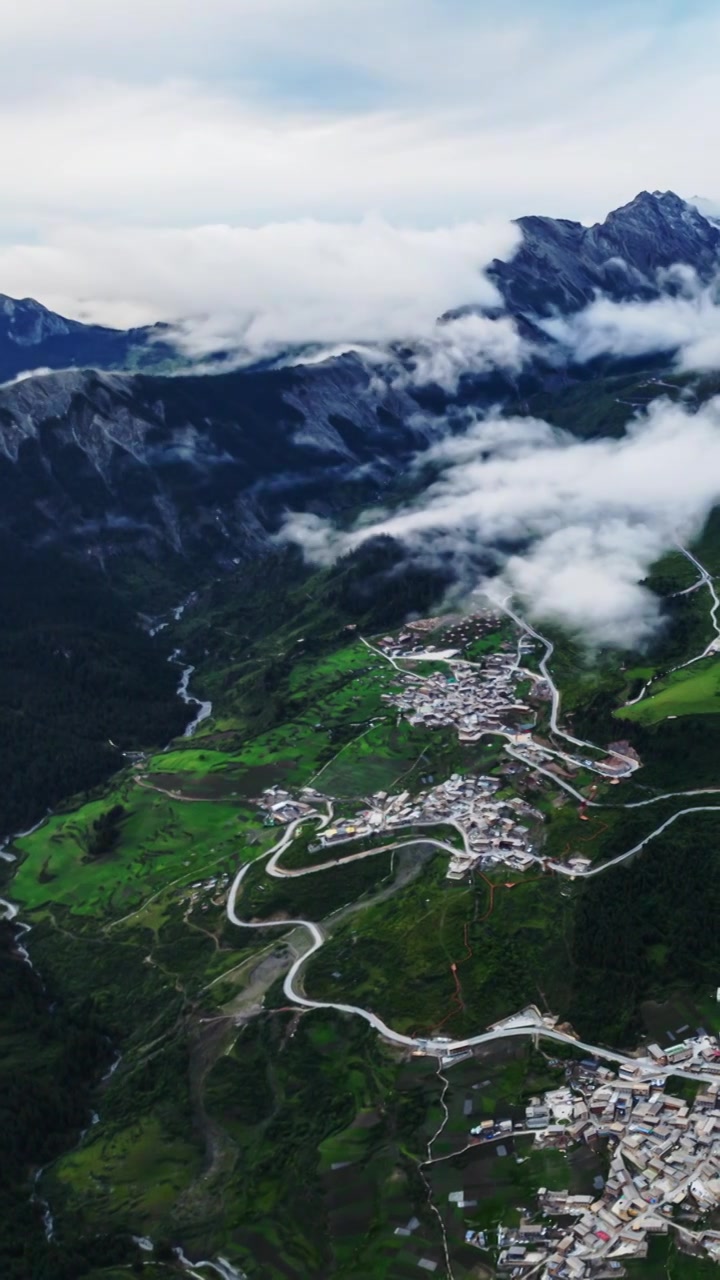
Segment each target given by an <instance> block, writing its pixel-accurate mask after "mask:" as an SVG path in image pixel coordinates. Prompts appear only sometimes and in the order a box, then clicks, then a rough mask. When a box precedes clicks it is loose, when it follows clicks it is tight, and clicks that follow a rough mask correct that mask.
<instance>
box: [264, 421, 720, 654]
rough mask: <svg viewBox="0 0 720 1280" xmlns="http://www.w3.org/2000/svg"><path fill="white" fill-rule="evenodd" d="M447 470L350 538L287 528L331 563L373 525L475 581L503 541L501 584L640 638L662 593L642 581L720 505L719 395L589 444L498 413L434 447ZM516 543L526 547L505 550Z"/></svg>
mask: <svg viewBox="0 0 720 1280" xmlns="http://www.w3.org/2000/svg"><path fill="white" fill-rule="evenodd" d="M424 459H430V460H432V461H433V462H435V463H436V464H439V465H440V466H441V467H442V468H443V471H442V475H441V476H440V478H439V479H438V480H436V481H435V482H434V483H433V484H431V485H430V487H429V488H428V489H426V491H425V492H424V493H423V494H422V496H421V497H420V498H419V499H418V500H417V501H416V502H414V503H413V504H411V505H409V506H407V507H405V508H403V509H402V510H400V511H399V512H397V513H395V514H392V515H387V514H383V513H377V512H376V513H368V514H367V515H366V517H365V520H364V521H363V523H362V525H358V526H356V527H355V528H354V529H353V530H352V531H350V532H349V533H346V532H343V533H340V532H339V531H338V530H336V529H335V528H334V527H333V526H331V525H330V524H329V523H328V522H325V521H323V520H320V519H319V518H318V517H315V516H309V515H293V516H290V517H289V518H288V521H287V524H286V529H285V536H286V537H289V538H292V539H294V540H296V541H298V542H300V543H301V545H303V546H304V548H305V551H306V554H307V555H308V557H309V558H312V559H314V560H316V561H319V562H326V563H327V562H328V561H331V560H332V559H334V558H335V557H336V556H337V555H338V554H341V553H342V552H344V551H347V550H349V549H351V548H352V547H354V546H357V545H358V544H359V543H360V542H362V541H364V540H365V539H367V538H368V537H372V536H374V535H376V534H390V535H392V536H393V537H395V538H398V539H400V540H401V541H402V542H404V543H405V544H406V545H407V546H408V548H409V549H410V550H411V551H412V552H413V553H414V554H416V555H418V556H421V557H424V558H427V559H436V558H437V557H446V556H448V555H449V556H450V557H451V563H452V564H453V567H454V569H455V572H456V575H457V577H458V579H459V581H460V582H461V583H462V584H463V586H464V587H465V588H466V589H467V590H471V589H474V588H476V587H479V586H482V585H483V584H482V581H481V580H480V574H479V570H478V568H477V565H478V562H479V558H480V555H481V553H484V552H486V551H487V549H488V548H495V549H496V552H497V554H498V556H499V558H500V563H501V572H500V578H499V579H495V580H493V582H492V590H493V592H494V593H495V594H497V592H498V591H509V592H513V593H515V594H516V595H518V596H519V597H520V598H521V599H522V601H523V602H524V604H525V606H526V607H527V608H528V609H529V611H530V612H531V614H533V615H534V616H535V617H539V618H542V617H552V618H555V619H557V620H559V621H560V622H562V623H563V624H564V625H566V626H568V627H570V628H572V629H574V630H577V631H579V632H581V633H583V634H584V635H585V636H586V637H587V639H588V640H589V641H591V642H592V643H598V644H607V645H619V646H622V647H628V646H630V645H633V644H642V643H643V641H644V640H646V639H647V638H648V636H649V635H650V634H651V633H652V632H653V630H654V629H655V627H656V626H657V624H658V618H659V614H658V602H657V600H656V599H655V597H654V596H653V595H652V594H651V593H650V592H648V591H647V590H646V589H645V588H644V587H642V586H641V585H640V584H641V581H642V579H643V577H644V576H645V574H646V571H647V569H648V567H649V566H650V565H651V564H652V563H653V561H654V560H655V559H657V557H658V556H659V555H660V554H661V553H662V551H663V550H665V549H666V548H668V547H671V546H672V545H673V544H674V542H675V541H676V540H677V539H680V540H683V539H688V538H690V537H692V536H693V535H694V534H696V533H697V532H698V530H699V529H700V527H701V525H702V523H703V522H704V520H705V518H706V517H707V515H708V513H709V511H710V510H711V508H712V507H713V506H714V505H715V504H716V503H717V502H718V501H720V398H716V399H714V400H712V401H709V402H708V403H707V404H706V405H704V406H703V408H702V409H701V410H700V411H699V412H698V413H696V414H694V415H693V414H690V413H689V412H687V411H686V410H685V409H684V408H682V407H681V406H678V405H673V404H670V403H668V402H667V401H662V402H656V403H655V404H654V405H653V406H652V407H651V408H650V410H649V412H648V414H647V416H646V417H644V418H643V419H642V420H638V421H637V422H635V423H634V424H633V425H632V426H631V427H630V429H629V431H628V434H627V435H626V436H625V437H623V438H622V439H620V440H607V439H602V440H593V441H590V442H583V441H578V440H576V439H574V438H573V437H571V436H569V435H567V434H566V433H564V432H562V431H558V430H556V429H554V428H553V427H551V426H549V425H548V424H547V423H545V422H542V421H538V420H536V419H532V418H512V419H500V418H490V419H488V420H485V421H481V422H476V423H475V424H474V425H473V426H472V427H471V428H470V430H468V432H467V433H466V434H464V435H462V436H459V437H449V438H446V439H444V440H443V441H441V442H440V443H438V444H436V445H435V446H433V447H432V448H431V450H430V451H429V453H427V454H425V455H423V459H422V460H424ZM512 544H515V546H516V547H519V548H522V549H520V550H517V551H514V552H513V553H508V551H507V550H505V551H504V552H503V551H501V550H500V548H501V547H503V546H504V547H505V548H507V547H508V545H512Z"/></svg>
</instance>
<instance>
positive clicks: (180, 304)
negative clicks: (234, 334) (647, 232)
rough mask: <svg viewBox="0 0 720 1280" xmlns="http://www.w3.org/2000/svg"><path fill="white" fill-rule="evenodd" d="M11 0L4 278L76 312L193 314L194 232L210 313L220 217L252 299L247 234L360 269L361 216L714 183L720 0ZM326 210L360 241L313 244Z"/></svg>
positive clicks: (434, 215) (460, 220)
mask: <svg viewBox="0 0 720 1280" xmlns="http://www.w3.org/2000/svg"><path fill="white" fill-rule="evenodd" d="M2 5H3V12H2V32H3V39H2V42H1V43H0V134H1V136H2V138H3V160H4V183H3V213H2V218H1V219H0V290H2V291H4V292H7V293H9V294H11V295H13V296H18V295H20V296H23V295H31V296H39V297H40V299H41V300H42V301H45V302H47V303H48V304H49V305H54V306H56V307H57V308H58V309H64V310H65V311H66V312H67V313H69V314H72V315H77V316H85V317H89V318H94V319H103V320H106V321H108V322H111V323H112V322H115V323H132V322H142V321H145V320H148V319H151V318H157V319H167V318H174V317H177V315H178V314H179V313H180V312H181V311H183V310H186V309H187V306H188V299H187V296H186V294H185V293H183V291H182V290H179V289H178V285H177V279H176V277H177V267H178V252H179V254H180V260H181V261H183V260H186V261H187V263H188V274H189V280H191V281H192V282H193V284H192V289H191V288H190V287H189V286H188V290H187V294H190V295H191V296H192V297H194V298H195V300H196V308H197V310H202V309H203V308H205V309H207V310H213V311H217V309H218V307H219V306H220V304H221V303H223V302H225V301H226V299H224V298H219V297H218V284H217V279H216V277H217V270H216V268H214V267H213V266H212V265H211V266H208V265H207V259H208V256H209V257H210V258H212V257H213V253H214V247H213V245H212V244H211V241H213V237H214V239H215V241H216V240H217V238H218V235H222V234H223V232H230V233H231V232H233V231H234V232H237V233H240V234H244V235H245V246H246V247H245V248H244V249H243V250H242V251H240V250H238V252H237V255H236V261H237V271H235V270H231V271H230V273H229V283H228V286H227V292H228V293H232V296H233V297H235V296H236V295H237V291H238V288H240V287H241V286H242V280H243V277H244V275H245V272H246V270H247V266H248V263H249V262H250V261H252V259H253V258H255V257H256V251H255V248H254V247H252V246H253V243H254V242H253V241H252V237H251V236H249V234H248V233H249V232H250V231H251V230H253V229H255V230H257V229H265V228H269V227H270V228H272V227H274V228H277V227H278V226H280V227H282V228H284V229H285V230H284V232H283V233H282V234H283V235H284V241H285V243H284V247H283V252H284V253H285V254H286V255H287V256H288V257H289V259H290V264H289V265H288V268H287V269H288V271H292V270H294V267H293V265H292V260H293V256H294V255H293V253H292V252H291V251H290V245H291V241H292V237H293V233H294V232H295V231H297V245H298V249H297V253H298V254H302V253H305V255H306V256H305V267H306V268H308V267H309V266H311V265H312V263H313V262H314V261H321V260H322V259H323V257H324V259H325V262H326V264H327V262H328V260H331V259H332V254H333V253H334V252H340V254H341V259H342V261H343V262H344V261H345V259H346V258H347V255H348V254H350V256H351V257H352V272H355V274H356V276H358V277H359V276H360V275H361V274H362V271H361V267H359V266H358V264H359V263H361V261H362V254H363V252H364V250H363V249H362V247H361V248H360V249H359V250H357V251H356V250H355V248H354V242H355V241H357V242H358V243H359V242H360V241H362V240H363V237H365V243H366V244H367V236H366V232H365V230H364V229H365V228H366V227H367V225H368V221H369V222H370V223H371V224H372V225H375V226H377V225H379V224H385V225H386V226H387V227H388V228H392V229H395V230H400V231H407V230H418V229H419V230H437V229H438V228H440V229H444V230H445V231H447V232H448V234H453V233H454V229H455V228H457V226H458V225H476V224H483V225H485V224H490V225H491V226H494V227H496V228H501V227H502V226H503V225H504V224H507V222H508V220H509V219H511V218H513V217H516V216H519V215H521V214H524V213H530V212H535V213H547V214H552V215H556V216H557V215H559V216H566V217H573V218H579V219H581V220H585V221H592V220H595V219H598V218H601V217H603V216H604V215H605V213H606V212H607V211H608V210H609V209H610V208H612V207H614V206H616V205H618V204H620V203H623V202H625V201H627V200H629V199H631V198H632V197H633V196H634V195H635V194H636V192H637V191H638V190H640V189H642V188H649V189H654V188H661V189H666V188H670V189H675V190H677V191H678V192H679V193H680V194H682V195H685V196H691V195H693V194H695V193H699V194H703V195H708V196H710V197H713V196H715V195H717V194H720V192H719V191H718V190H717V189H715V188H714V185H713V183H714V178H713V173H712V169H711V168H710V167H709V160H708V158H709V157H710V158H712V157H713V156H715V155H717V154H718V152H719V150H720V80H719V79H718V77H717V74H716V66H715V57H716V50H717V48H718V42H719V38H720V11H718V9H717V6H716V5H714V4H712V3H707V2H706V0H682V3H677V2H676V0H604V3H603V4H602V5H601V6H589V5H583V6H580V5H577V4H575V3H571V2H569V0H542V2H541V3H539V2H538V0H515V3H513V4H512V5H508V4H507V3H505V2H504V0H503V2H502V3H501V2H500V0H362V2H361V0H204V3H203V4H202V5H198V4H197V0H103V3H101V4H100V3H97V0H23V3H22V4H20V5H17V4H11V3H10V0H2ZM308 220H309V221H310V222H312V223H313V224H319V225H323V224H327V223H331V224H339V225H340V226H342V227H344V228H346V231H345V233H344V234H345V238H346V241H347V242H348V244H351V242H353V244H351V247H350V248H349V249H347V250H338V247H337V244H335V246H334V247H333V246H332V245H331V247H330V249H328V250H326V249H324V248H323V245H322V236H321V235H316V237H315V244H314V247H313V254H314V257H313V256H310V257H308V256H307V254H308V250H307V237H305V240H303V230H302V228H303V225H304V224H305V223H306V222H307V221H308ZM358 225H359V226H360V228H361V230H360V231H359V232H357V234H355V232H354V228H355V227H356V226H358ZM181 232H185V233H186V235H187V237H188V238H187V239H186V240H185V241H184V242H180V241H178V235H179V233H181ZM506 234H507V233H506V232H502V233H500V232H499V234H498V244H500V245H501V246H502V245H503V244H504V243H505V241H504V240H503V236H506ZM173 235H174V236H175V239H173ZM236 238H237V237H236ZM129 245H130V249H128V246H129ZM178 245H180V248H179V250H178ZM208 245H210V248H208ZM130 252H132V253H134V254H135V255H136V256H137V257H138V259H142V258H144V260H145V261H146V263H148V264H149V267H150V268H151V269H150V270H149V274H147V273H146V275H147V279H146V282H145V284H144V286H143V284H142V282H140V281H138V280H136V279H135V278H134V277H132V278H131V279H130V280H128V279H127V270H126V266H127V261H128V254H129V253H130ZM261 257H262V255H261ZM115 264H117V268H116V270H113V267H114V265H115ZM478 265H479V266H482V265H483V260H482V259H481V261H480V262H479V264H478ZM448 271H449V273H450V276H452V275H453V272H455V278H457V271H456V255H455V254H454V253H450V254H449V264H448ZM213 272H215V276H213ZM352 272H351V273H352ZM306 274H307V271H306ZM431 274H432V273H431ZM208 276H209V277H210V278H211V280H214V283H211V284H210V285H209V286H208V287H207V288H206V287H205V285H204V283H203V282H204V280H205V279H206V277H208ZM123 277H125V278H123ZM220 292H222V291H220ZM446 292H450V293H452V288H450V289H449V290H446ZM456 292H457V295H458V299H459V298H460V297H461V296H463V295H464V294H465V293H466V292H467V286H466V282H465V281H464V282H462V283H461V285H460V287H459V288H458V289H457V291H456ZM258 298H259V302H258V299H256V296H255V294H254V293H253V292H252V290H250V291H249V294H248V303H249V306H250V308H251V309H253V308H255V307H256V304H257V305H261V304H262V305H264V295H263V291H262V289H261V290H260V293H259V295H258ZM393 305H396V299H395V300H394V302H393ZM398 310H400V308H399V307H398Z"/></svg>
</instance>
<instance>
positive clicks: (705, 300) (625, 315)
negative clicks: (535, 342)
mask: <svg viewBox="0 0 720 1280" xmlns="http://www.w3.org/2000/svg"><path fill="white" fill-rule="evenodd" d="M666 276H667V277H668V278H666V279H665V280H664V281H663V283H665V284H666V285H667V284H670V285H672V286H673V288H674V292H673V293H670V294H664V295H663V296H662V297H659V298H656V299H653V300H651V301H647V302H637V301H636V302H613V301H612V300H611V299H609V298H605V297H599V298H597V299H596V300H595V301H594V302H591V303H590V305H589V306H588V307H586V308H585V309H584V310H583V311H579V312H578V313H577V314H576V315H573V316H565V317H554V318H553V319H551V320H545V321H543V322H542V327H543V328H544V329H545V331H546V332H547V333H548V334H549V335H550V336H551V337H552V338H554V339H555V341H556V342H558V343H559V344H560V345H561V347H562V348H563V349H564V350H565V351H566V352H567V353H568V354H569V355H571V356H572V358H573V359H575V360H577V361H579V362H580V363H581V364H584V363H586V362H587V361H589V360H594V359H596V358H597V357H598V356H602V355H611V356H618V357H624V358H627V357H634V356H644V355H652V354H655V353H662V352H668V353H674V354H675V356H676V364H677V367H678V368H679V369H681V370H683V371H693V370H694V371H697V372H706V371H711V370H713V369H718V368H720V293H719V292H718V284H716V283H715V284H713V285H711V286H701V285H700V284H699V282H698V279H697V276H696V275H695V273H694V272H693V271H692V269H691V268H689V267H680V266H678V267H675V268H674V269H673V271H672V272H671V273H666Z"/></svg>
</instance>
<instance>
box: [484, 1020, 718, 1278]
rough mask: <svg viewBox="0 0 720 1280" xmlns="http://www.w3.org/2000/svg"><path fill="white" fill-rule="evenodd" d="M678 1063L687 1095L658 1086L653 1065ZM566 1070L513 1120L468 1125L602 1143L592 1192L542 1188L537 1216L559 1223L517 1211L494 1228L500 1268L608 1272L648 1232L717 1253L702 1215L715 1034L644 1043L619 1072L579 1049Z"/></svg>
mask: <svg viewBox="0 0 720 1280" xmlns="http://www.w3.org/2000/svg"><path fill="white" fill-rule="evenodd" d="M678 1062H679V1063H682V1067H683V1069H684V1070H687V1071H688V1072H689V1073H691V1074H693V1073H697V1074H698V1077H699V1080H698V1090H699V1091H698V1093H697V1094H696V1096H695V1098H694V1100H693V1101H686V1100H683V1099H682V1098H679V1097H674V1096H672V1095H671V1094H669V1093H667V1092H666V1089H665V1086H666V1075H665V1074H663V1073H665V1072H666V1071H667V1068H668V1066H674V1065H675V1064H676V1063H678ZM653 1071H656V1072H658V1075H657V1076H655V1077H653V1074H652V1073H653ZM567 1075H568V1080H567V1084H566V1085H565V1086H564V1087H562V1088H560V1089H555V1090H552V1091H550V1092H548V1093H546V1094H545V1095H544V1097H543V1098H535V1099H533V1100H532V1101H531V1103H530V1104H529V1105H528V1107H527V1108H526V1111H525V1118H524V1121H521V1122H520V1123H519V1124H513V1122H512V1121H508V1120H505V1121H501V1122H499V1123H498V1122H497V1121H495V1120H490V1121H484V1122H483V1124H481V1125H479V1126H477V1127H476V1128H475V1129H473V1130H472V1132H473V1134H475V1135H476V1137H477V1140H478V1141H490V1140H492V1141H502V1139H505V1140H507V1139H508V1138H510V1137H512V1135H513V1133H517V1132H518V1131H520V1132H522V1131H525V1132H527V1131H530V1132H535V1134H536V1142H539V1143H540V1144H541V1145H545V1146H548V1145H549V1146H556V1147H561V1148H565V1147H567V1146H571V1145H574V1144H575V1143H577V1142H587V1143H590V1144H593V1145H594V1144H596V1143H599V1142H603V1141H604V1142H607V1145H608V1153H609V1171H608V1176H607V1179H606V1180H605V1181H604V1182H603V1180H602V1179H600V1178H598V1179H596V1183H595V1185H596V1188H597V1190H596V1193H595V1194H594V1195H574V1194H570V1193H569V1192H568V1191H548V1190H546V1189H544V1188H541V1189H540V1191H539V1192H538V1197H539V1207H540V1210H541V1212H542V1214H543V1215H544V1217H545V1219H550V1220H552V1219H556V1218H557V1219H560V1220H563V1219H564V1220H565V1222H564V1225H563V1224H562V1222H561V1223H558V1224H553V1223H552V1221H550V1222H548V1221H543V1222H540V1223H537V1222H532V1221H529V1220H523V1221H522V1222H521V1224H520V1226H519V1227H517V1228H507V1229H501V1230H500V1232H499V1245H500V1253H499V1258H498V1266H499V1268H500V1269H501V1270H503V1271H506V1272H510V1273H511V1274H512V1275H514V1276H518V1277H520V1276H524V1275H526V1274H528V1273H530V1272H532V1273H533V1274H534V1275H535V1274H541V1275H542V1276H543V1277H552V1278H553V1280H584V1278H585V1277H593V1280H598V1278H599V1277H603V1276H617V1275H618V1274H622V1272H623V1265H622V1264H623V1260H627V1259H633V1258H643V1257H645V1256H646V1254H647V1250H648V1241H649V1238H650V1237H651V1236H653V1235H660V1234H663V1235H664V1234H667V1232H668V1231H669V1230H671V1229H672V1230H674V1231H676V1232H677V1233H678V1235H679V1239H680V1243H681V1244H682V1245H683V1246H684V1247H686V1248H689V1249H691V1250H692V1251H695V1252H705V1253H707V1254H709V1255H710V1256H711V1257H712V1258H714V1259H715V1260H716V1261H720V1231H717V1230H712V1229H710V1228H708V1227H707V1226H706V1225H705V1219H706V1217H707V1215H708V1214H710V1213H712V1211H713V1210H716V1209H718V1207H720V1098H719V1097H718V1093H719V1091H720V1048H719V1047H718V1041H717V1039H716V1038H715V1037H712V1036H709V1035H706V1034H705V1033H704V1032H703V1033H702V1034H699V1035H698V1036H696V1037H693V1038H692V1039H690V1040H686V1041H683V1042H682V1043H681V1044H677V1045H673V1046H672V1047H671V1048H670V1049H664V1050H663V1049H660V1048H659V1047H658V1046H657V1045H652V1046H651V1047H650V1049H649V1050H648V1057H647V1058H644V1059H639V1060H638V1061H637V1063H635V1062H628V1063H624V1064H623V1065H622V1066H620V1068H619V1070H618V1072H617V1073H616V1072H614V1071H612V1070H610V1069H609V1068H607V1067H603V1066H600V1065H599V1063H597V1062H595V1061H593V1060H590V1059H588V1060H585V1061H584V1062H581V1063H577V1064H572V1065H571V1066H568V1068H567ZM714 1077H716V1078H714ZM501 1150H502V1152H503V1153H504V1152H505V1151H506V1148H504V1147H502V1148H501ZM598 1183H601V1184H602V1185H600V1186H598ZM467 1240H468V1242H469V1243H472V1244H476V1245H478V1246H479V1247H481V1248H485V1247H487V1238H486V1233H484V1232H473V1231H468V1232H467Z"/></svg>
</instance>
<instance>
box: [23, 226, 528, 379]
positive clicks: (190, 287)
mask: <svg viewBox="0 0 720 1280" xmlns="http://www.w3.org/2000/svg"><path fill="white" fill-rule="evenodd" d="M519 238H520V237H519V233H518V231H517V228H515V227H513V226H512V225H511V224H508V223H505V224H497V225H494V226H492V225H486V226H480V225H478V224H465V225H458V226H452V227H441V228H437V229H435V230H429V231H422V230H413V229H408V228H402V227H394V226H391V225H390V224H389V223H388V222H386V221H384V220H383V219H380V218H366V219H364V220H363V221H361V222H359V223H356V224H351V223H321V222H317V221H314V220H309V219H306V220H303V221H299V222H284V223H271V224H269V225H267V226H264V227H243V226H234V227H233V226H208V227H199V228H194V229H188V230H184V229H181V230H147V229H139V228H135V229H125V230H121V231H110V230H100V229H91V228H88V227H86V228H84V229H83V230H82V231H78V230H66V231H63V232H57V233H56V234H55V235H54V236H53V237H52V240H51V242H50V243H49V244H46V245H28V246H23V247H9V248H5V249H2V248H0V280H1V281H2V282H3V288H4V289H6V290H7V292H8V293H10V294H11V295H15V296H17V295H20V296H24V295H28V294H29V295H31V296H32V295H34V294H37V293H38V292H42V294H43V295H44V297H45V301H46V303H47V305H50V306H51V307H53V309H55V310H58V311H60V312H61V313H62V314H66V315H67V314H70V315H72V316H73V317H78V318H81V319H84V320H92V321H94V322H101V323H108V322H110V323H115V324H119V325H122V326H126V325H132V324H142V323H148V322H153V321H155V320H165V321H170V322H176V321H181V320H182V321H183V324H182V326H181V328H180V330H179V334H180V344H181V346H183V348H184V349H185V350H186V351H187V352H188V353H189V354H191V355H194V356H198V357H201V356H203V355H205V354H207V353H208V352H211V351H214V350H217V349H218V348H219V347H220V348H224V349H227V348H230V349H237V350H243V351H246V352H247V353H249V354H250V355H252V356H258V355H263V354H266V353H271V352H273V351H274V350H276V349H277V348H282V347H283V346H287V345H289V344H296V343H322V344H332V345H337V344H339V343H340V344H341V343H352V342H355V343H357V342H368V341H369V342H375V343H379V344H382V343H385V342H387V341H389V340H391V339H393V338H407V339H415V338H420V337H429V336H430V335H431V334H432V332H433V329H434V327H435V323H436V321H437V319H438V317H439V316H440V315H441V314H442V313H443V312H445V311H447V310H449V309H451V308H454V307H460V306H463V305H466V304H470V303H473V304H477V305H480V306H492V305H494V304H495V303H496V302H497V301H498V295H497V292H496V290H495V287H494V285H492V284H491V282H490V281H489V280H488V278H487V277H486V276H485V275H484V274H483V272H482V268H483V267H485V266H487V265H488V263H489V262H490V261H491V260H492V258H494V257H495V256H497V255H501V256H503V257H505V256H509V255H511V254H512V252H513V251H514V249H515V247H516V245H517V244H518V242H519ZM78 298H79V299H81V301H80V302H78V301H77V299H78ZM450 333H453V334H455V335H456V342H457V343H460V344H461V345H462V347H463V350H467V352H468V356H470V354H471V352H470V347H475V348H477V347H478V346H483V345H484V346H486V347H487V348H488V353H489V354H488V360H489V362H490V363H492V362H493V360H494V359H495V355H496V354H497V356H499V357H500V356H503V353H504V352H505V351H507V352H510V348H511V346H512V344H513V338H512V334H511V333H510V332H509V331H508V326H507V323H504V324H503V325H502V326H501V328H500V329H498V330H495V329H494V328H493V327H492V324H491V322H490V321H489V320H484V319H483V318H480V317H475V318H472V317H468V318H467V320H466V321H464V322H463V323H462V324H460V323H459V322H458V324H456V325H455V326H449V327H448V334H450ZM428 358H429V357H428ZM452 358H453V357H452V356H451V355H448V356H447V359H448V360H451V359H452Z"/></svg>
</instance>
